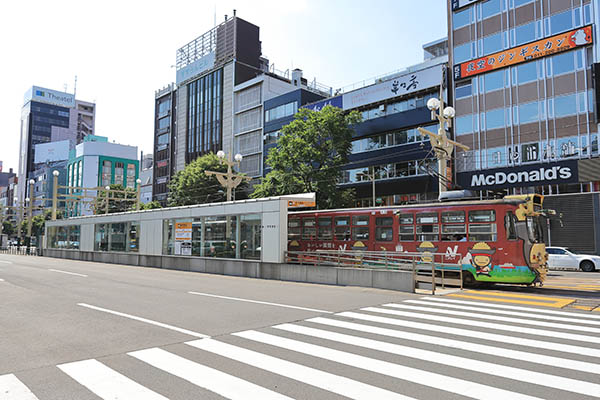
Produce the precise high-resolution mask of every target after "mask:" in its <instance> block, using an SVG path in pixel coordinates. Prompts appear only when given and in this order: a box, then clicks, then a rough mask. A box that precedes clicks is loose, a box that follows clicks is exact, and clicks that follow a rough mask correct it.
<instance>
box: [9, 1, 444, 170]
mask: <svg viewBox="0 0 600 400" xmlns="http://www.w3.org/2000/svg"><path fill="white" fill-rule="evenodd" d="M233 9H236V10H237V16H238V17H240V18H242V19H245V20H246V21H249V22H251V23H253V24H255V25H258V26H259V27H260V39H261V41H262V53H263V56H264V57H267V58H268V59H269V61H270V63H271V64H274V66H275V68H276V69H277V70H280V71H285V70H287V69H290V70H291V69H292V68H300V69H302V70H303V72H304V77H305V78H307V79H308V80H309V81H312V80H313V79H314V78H316V80H317V82H319V83H321V84H324V85H326V86H328V87H333V88H334V89H336V88H342V87H346V86H349V85H352V84H354V83H357V82H361V81H363V80H366V79H369V78H372V77H375V76H380V75H383V74H386V73H388V72H393V71H397V70H401V69H404V68H405V67H408V66H410V65H413V64H417V63H419V62H421V61H422V60H423V50H422V45H423V44H425V43H428V42H431V41H434V40H437V39H440V38H443V37H445V36H446V35H447V28H446V1H445V0H420V1H412V0H379V1H377V0H373V1H362V0H294V1H286V0H253V1H248V0H219V1H218V2H217V1H214V0H210V1H208V0H194V1H192V0H189V1H182V0H170V1H164V0H162V1H155V0H146V1H138V0H121V1H114V0H103V1H91V0H78V1H70V0H54V1H48V0H29V1H27V2H24V1H19V2H4V3H3V4H2V6H1V7H0V10H1V15H2V16H3V18H2V21H1V22H0V38H1V39H0V77H2V84H1V87H2V92H3V93H2V95H1V96H0V126H1V130H0V135H1V137H2V146H0V160H2V161H3V164H4V171H8V168H10V167H12V168H14V170H15V171H16V170H17V165H18V160H19V135H20V132H19V129H20V118H21V107H22V106H23V96H24V94H25V92H26V91H27V89H29V88H31V86H33V85H35V86H41V87H45V88H49V89H54V90H59V91H65V85H66V91H67V92H69V93H73V89H74V81H75V76H77V99H79V100H84V101H92V102H95V103H96V134H98V135H102V136H108V138H109V140H111V141H113V140H115V141H116V142H117V143H121V144H128V145H133V146H138V149H139V150H142V151H144V152H145V153H148V152H151V151H152V146H153V129H154V122H153V120H154V93H155V91H156V90H158V89H160V88H162V87H164V86H166V85H167V84H169V83H171V82H173V81H175V68H174V66H173V65H174V64H175V52H176V50H177V49H178V48H179V47H181V46H183V45H185V44H186V43H188V42H190V41H192V40H193V39H195V38H196V37H198V36H200V35H201V34H203V33H204V32H206V31H208V30H210V29H211V28H212V27H214V23H215V15H216V22H217V24H218V23H221V22H222V21H223V20H224V16H225V14H227V15H229V16H231V15H232V14H233Z"/></svg>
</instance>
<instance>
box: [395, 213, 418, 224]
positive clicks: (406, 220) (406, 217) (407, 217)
mask: <svg viewBox="0 0 600 400" xmlns="http://www.w3.org/2000/svg"><path fill="white" fill-rule="evenodd" d="M398 221H399V222H400V224H402V225H412V224H414V222H415V217H414V216H413V215H412V214H400V216H399V217H398Z"/></svg>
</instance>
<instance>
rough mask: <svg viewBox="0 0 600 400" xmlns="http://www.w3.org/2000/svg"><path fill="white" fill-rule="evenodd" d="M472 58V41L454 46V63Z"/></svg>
mask: <svg viewBox="0 0 600 400" xmlns="http://www.w3.org/2000/svg"><path fill="white" fill-rule="evenodd" d="M470 59H471V43H470V42H469V43H465V44H461V45H460V46H456V47H455V48H454V63H455V64H458V63H461V62H464V61H467V60H470Z"/></svg>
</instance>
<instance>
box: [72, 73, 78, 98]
mask: <svg viewBox="0 0 600 400" xmlns="http://www.w3.org/2000/svg"><path fill="white" fill-rule="evenodd" d="M76 95H77V75H75V85H74V86H73V97H75V96H76Z"/></svg>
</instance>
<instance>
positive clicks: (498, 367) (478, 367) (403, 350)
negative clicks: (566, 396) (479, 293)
mask: <svg viewBox="0 0 600 400" xmlns="http://www.w3.org/2000/svg"><path fill="white" fill-rule="evenodd" d="M273 328H277V329H282V330H285V331H288V332H293V333H298V334H302V335H307V336H313V337H318V338H322V339H327V340H331V341H334V342H339V343H347V344H350V345H353V346H358V347H363V348H366V349H371V350H376V351H382V352H386V353H390V354H395V355H399V356H403V357H409V358H414V359H417V360H426V361H428V362H433V363H436V364H441V365H447V366H451V367H456V368H462V369H466V370H470V371H475V372H482V371H483V372H484V373H486V371H489V372H487V373H488V374H494V375H496V376H502V377H504V378H508V379H514V380H517V381H521V382H527V383H533V384H537V385H542V386H547V387H551V388H554V389H559V390H566V391H568V392H574V393H579V394H583V395H588V396H595V395H597V394H598V393H600V385H598V384H595V383H590V382H584V381H579V380H575V379H570V378H563V377H561V376H556V375H550V374H545V373H541V372H535V371H529V370H526V369H523V368H515V367H510V366H506V365H502V364H495V363H491V362H487V361H479V360H473V359H470V358H466V357H459V356H455V355H451V354H444V353H438V352H435V351H430V350H424V349H419V348H413V347H409V346H402V345H399V344H394V343H386V342H380V341H377V340H372V339H367V338H361V337H357V336H352V335H346V334H343V333H337V332H330V331H326V330H323V329H314V328H309V327H306V326H300V325H293V324H282V325H277V326H273ZM250 332H252V335H255V334H257V335H258V336H259V337H261V338H263V339H264V338H267V339H268V338H269V337H273V338H275V339H272V341H269V342H265V343H269V344H272V343H280V344H281V346H280V347H286V346H285V343H288V342H289V341H291V342H296V341H295V340H291V339H287V338H280V337H279V336H273V335H268V334H265V333H262V332H255V331H250ZM236 335H237V334H236ZM261 341H263V340H261ZM275 341H277V342H275ZM297 343H302V342H297ZM277 345H278V346H279V344H277ZM309 346H313V345H309ZM303 347H306V346H303ZM286 348H288V347H286ZM500 354H502V353H500ZM356 365H362V364H356Z"/></svg>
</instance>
